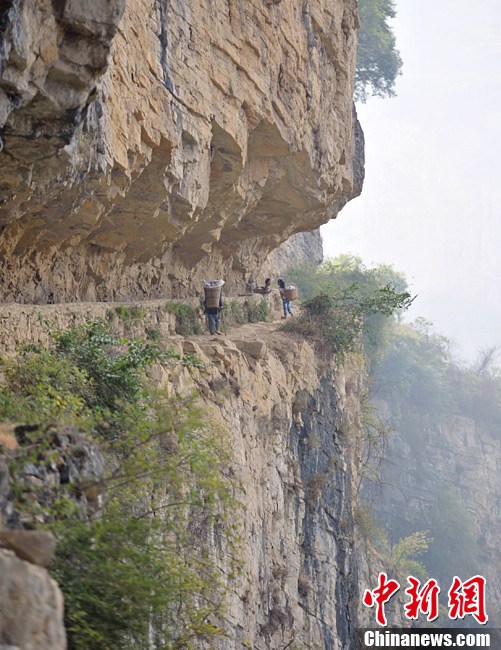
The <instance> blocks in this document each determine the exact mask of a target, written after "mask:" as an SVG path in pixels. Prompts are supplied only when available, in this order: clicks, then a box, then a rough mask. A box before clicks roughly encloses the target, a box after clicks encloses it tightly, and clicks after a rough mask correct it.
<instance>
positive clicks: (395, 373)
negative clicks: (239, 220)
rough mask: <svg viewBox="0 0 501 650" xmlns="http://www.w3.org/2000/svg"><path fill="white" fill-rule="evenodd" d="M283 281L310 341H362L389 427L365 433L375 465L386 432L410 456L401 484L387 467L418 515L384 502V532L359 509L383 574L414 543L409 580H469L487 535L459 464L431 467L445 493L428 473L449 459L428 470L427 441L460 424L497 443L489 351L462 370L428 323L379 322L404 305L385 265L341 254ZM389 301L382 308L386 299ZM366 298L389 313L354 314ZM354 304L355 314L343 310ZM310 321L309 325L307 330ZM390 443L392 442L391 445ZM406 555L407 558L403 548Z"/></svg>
mask: <svg viewBox="0 0 501 650" xmlns="http://www.w3.org/2000/svg"><path fill="white" fill-rule="evenodd" d="M288 277H290V278H291V281H293V282H294V283H295V284H297V285H298V286H299V288H300V290H301V294H302V295H303V296H305V297H306V299H307V300H306V302H305V303H304V308H305V309H304V310H305V312H306V315H305V317H306V323H310V324H311V327H310V328H309V330H308V331H309V332H310V335H311V336H318V335H319V333H323V334H325V333H326V334H327V335H328V336H332V337H333V339H332V340H334V341H335V343H336V344H337V345H341V343H339V342H338V341H340V342H342V345H346V341H348V342H349V344H348V349H353V347H354V346H355V347H356V345H357V344H358V345H359V346H360V347H361V346H362V343H363V347H364V348H365V351H366V352H367V353H368V355H369V358H370V361H371V363H370V365H369V368H370V374H371V384H372V393H373V394H374V395H375V398H376V399H375V401H374V402H373V403H372V409H374V408H375V409H376V412H377V409H378V408H379V409H380V410H379V416H380V417H382V418H384V420H385V421H386V422H388V426H387V427H386V428H385V427H384V426H383V425H382V424H381V422H380V423H379V425H378V426H376V427H374V426H373V427H372V430H373V433H374V435H376V437H378V440H376V441H375V442H373V444H376V446H377V453H378V456H379V457H378V461H379V462H380V461H381V457H380V456H381V454H382V453H384V452H383V451H381V446H380V438H381V436H382V435H384V434H385V432H386V434H388V433H389V431H390V429H393V431H394V432H398V436H399V438H400V439H401V441H402V444H403V446H404V447H405V448H406V449H408V450H409V452H408V453H409V456H410V458H411V459H412V466H413V468H409V469H408V470H407V471H406V474H405V476H402V475H401V470H400V469H399V468H395V472H394V475H392V477H393V478H392V480H393V482H397V480H398V486H399V490H403V491H404V492H405V490H408V489H409V485H410V483H412V481H415V483H414V485H421V486H422V487H423V490H424V496H423V499H425V501H426V502H427V506H426V507H423V506H422V503H423V501H422V500H419V503H420V504H421V507H419V503H418V504H417V506H416V509H415V510H412V509H411V508H409V507H408V504H407V503H406V502H405V501H402V503H401V508H398V505H395V504H393V506H392V508H391V510H392V512H391V513H390V514H388V513H386V514H387V515H388V516H386V515H385V514H384V513H381V512H379V515H378V517H384V526H385V528H384V529H382V528H381V527H378V525H377V524H376V523H375V522H371V520H370V517H369V516H368V515H366V514H363V511H362V516H361V522H362V524H361V525H360V528H361V529H363V528H365V529H367V531H368V536H369V538H370V537H372V541H373V544H374V545H375V546H376V548H377V549H378V551H379V553H380V555H381V557H383V558H384V559H385V561H386V563H387V565H388V566H391V565H392V563H393V564H394V563H395V557H396V555H395V554H397V555H398V554H399V550H398V549H399V548H401V547H402V548H403V549H404V550H405V553H404V555H405V554H406V553H407V550H406V549H407V546H406V545H407V544H408V541H409V540H410V542H412V540H413V539H418V541H420V542H423V544H421V546H420V553H421V555H420V565H419V566H418V565H412V564H410V565H407V564H405V566H406V567H407V569H408V570H409V571H410V570H411V568H412V566H414V569H415V572H416V574H417V575H421V576H426V575H430V576H433V577H434V578H436V579H437V580H439V582H441V583H442V584H444V585H447V584H448V583H450V580H451V577H452V576H453V575H454V574H455V573H457V572H458V568H461V570H463V571H465V572H466V573H469V574H471V575H473V574H474V573H475V571H478V567H479V565H480V563H481V561H482V558H484V566H486V560H485V552H486V549H485V539H484V536H485V535H486V534H487V531H486V530H478V528H477V527H476V526H475V524H474V521H473V517H472V514H471V513H470V512H469V511H468V507H467V505H466V502H465V499H464V495H462V494H461V489H460V487H459V486H460V484H461V480H462V474H463V473H464V472H467V470H468V468H467V467H464V466H462V465H461V463H460V462H459V461H458V460H456V461H455V462H454V460H453V461H452V464H451V465H450V467H449V466H448V467H440V471H441V472H444V474H443V477H442V478H444V477H445V478H446V484H447V485H448V486H449V487H448V488H446V487H444V485H445V484H444V483H443V482H442V483H440V482H439V481H437V476H436V472H437V467H436V465H438V466H441V465H444V464H446V463H447V462H449V461H447V460H445V459H441V458H438V459H437V460H438V462H437V463H434V462H432V461H433V459H434V458H435V456H436V453H437V450H436V448H435V446H432V444H433V443H432V442H431V441H432V440H435V443H434V444H436V441H437V440H440V439H442V438H443V436H444V432H445V431H446V430H447V429H452V430H454V428H455V427H457V426H458V424H457V423H458V422H460V421H465V422H467V423H469V424H468V427H470V425H471V430H472V431H474V432H484V434H485V435H486V436H487V438H485V437H484V439H485V440H487V441H488V440H489V438H491V439H492V440H493V441H494V440H496V439H497V438H498V437H499V431H501V374H500V373H499V369H497V368H496V367H495V363H494V361H495V351H494V350H492V349H491V350H486V351H484V352H483V353H481V354H480V356H479V359H478V361H476V362H475V363H473V364H469V365H468V364H464V363H462V362H460V361H458V360H457V359H455V358H454V355H453V353H452V351H451V345H450V342H449V341H448V339H447V338H446V337H444V336H442V335H440V334H437V333H436V332H434V331H433V328H432V326H431V324H430V323H428V322H427V321H425V320H423V319H417V320H416V321H414V322H413V323H405V322H403V321H402V319H401V318H390V317H388V315H389V313H390V312H391V310H392V309H393V310H394V313H395V314H396V315H397V316H399V315H400V313H401V310H400V308H401V307H405V306H406V305H407V304H408V303H409V302H410V300H411V299H410V296H409V293H408V291H407V283H406V280H405V278H404V277H403V276H402V275H401V274H399V273H398V272H395V271H394V270H393V269H392V268H390V267H386V266H379V267H376V268H373V269H369V268H367V267H365V266H364V265H363V263H362V262H361V260H360V259H358V258H354V257H349V256H341V257H339V258H337V259H335V260H331V261H328V262H326V263H324V264H323V265H322V266H320V267H318V268H316V269H315V268H309V267H305V266H302V267H297V268H295V269H291V270H290V271H289V273H288ZM388 284H389V285H391V287H392V293H391V294H387V293H386V291H385V292H383V293H381V291H380V290H379V291H378V287H381V286H382V287H386V286H387V285H388ZM347 288H348V290H349V291H348V298H349V303H348V304H349V306H350V307H349V309H347V308H346V305H345V304H343V303H342V302H341V301H340V298H341V299H342V300H346V297H347V294H346V291H347ZM315 292H316V293H317V295H316V296H315ZM389 296H391V300H389V301H388V300H387V298H388V297H389ZM398 296H400V297H401V298H403V303H402V304H397V303H394V302H393V299H396V298H397V297H398ZM368 297H369V298H371V300H372V299H376V301H375V304H376V305H377V304H378V301H379V300H380V299H382V298H383V299H384V303H385V305H387V306H388V307H389V309H388V311H385V310H379V311H375V312H372V311H371V310H369V313H365V314H363V315H362V316H361V315H360V313H361V312H363V307H364V306H365V305H366V304H367V303H366V301H367V299H368ZM355 298H356V300H355ZM353 302H354V304H355V305H356V308H357V310H359V311H355V312H352V311H351V310H352V303H353ZM369 304H371V305H372V304H374V303H373V302H369ZM347 315H348V316H347ZM315 318H316V319H317V324H316V326H313V323H314V322H315ZM319 323H320V324H319ZM301 327H302V326H301V325H299V328H300V329H301ZM305 331H306V330H305ZM341 349H342V348H341ZM359 349H360V348H359ZM372 413H374V411H372ZM376 414H377V413H376ZM390 435H391V433H390ZM392 445H393V446H394V443H390V446H392ZM452 453H454V451H453V452H452ZM370 462H372V461H370ZM399 462H402V459H400V461H399ZM373 469H374V471H371V472H369V475H370V478H371V482H372V488H371V489H366V490H365V494H366V497H369V498H370V499H371V502H372V501H373V500H376V501H377V499H378V496H379V495H380V491H381V489H383V488H384V484H381V482H380V479H379V482H378V480H376V481H374V476H375V475H376V474H378V473H379V467H376V468H373ZM413 472H415V473H416V475H415V476H412V474H413ZM366 475H367V473H366ZM383 480H384V479H383ZM387 480H390V479H387ZM366 488H367V483H366ZM397 501H398V500H397ZM359 523H360V522H359ZM416 531H421V532H419V535H420V537H418V538H414V537H413V535H416V534H418V533H416ZM423 535H427V536H426V537H423ZM406 540H407V541H406ZM424 542H426V543H424ZM483 546H484V548H483ZM409 548H410V550H411V551H412V549H413V545H412V543H410V547H409ZM414 550H415V549H414ZM411 557H412V556H408V557H407V559H410V558H411Z"/></svg>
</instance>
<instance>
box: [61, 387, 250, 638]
mask: <svg viewBox="0 0 501 650" xmlns="http://www.w3.org/2000/svg"><path fill="white" fill-rule="evenodd" d="M150 397H151V400H150V403H149V409H148V413H149V415H148V418H147V419H146V420H140V421H137V420H136V421H135V422H134V421H133V418H131V422H130V424H131V430H130V433H129V435H128V436H126V437H125V438H122V439H121V440H120V441H116V442H113V443H110V445H109V448H108V454H111V455H112V456H113V458H114V470H113V471H112V472H110V473H109V474H108V475H107V476H106V477H105V479H104V483H105V485H106V487H107V504H106V507H105V511H104V513H103V517H102V518H101V519H99V520H93V521H86V522H83V521H79V520H78V519H77V520H75V519H73V520H70V521H64V520H63V521H57V520H56V521H55V522H54V523H53V526H52V528H53V530H54V531H55V533H56V535H57V537H58V540H59V545H58V549H57V555H56V561H55V563H54V565H53V567H52V569H51V571H52V573H53V575H54V576H55V577H56V579H58V581H59V582H60V584H61V585H62V588H63V592H64V594H65V603H66V624H67V627H68V630H69V648H70V649H74V650H84V649H86V650H101V649H102V648H135V647H148V643H149V641H148V639H151V636H152V635H153V636H154V637H155V647H156V648H190V647H192V645H193V643H194V641H195V640H196V639H197V640H199V641H200V640H206V641H208V640H210V639H211V638H212V637H214V636H216V635H219V634H220V633H221V629H220V628H219V625H218V620H220V618H221V616H222V613H223V611H224V602H225V594H226V589H227V586H226V585H227V583H228V581H231V571H233V570H236V569H237V568H238V562H237V560H236V555H235V554H236V549H237V545H238V536H237V526H236V524H235V514H236V502H235V500H234V498H233V496H232V493H231V489H230V483H229V481H228V480H227V479H226V478H225V476H224V473H225V469H226V467H227V464H228V463H229V453H228V447H229V446H228V443H227V441H226V440H225V438H224V436H222V435H221V434H220V433H218V432H217V431H216V430H215V429H214V428H213V427H211V426H210V425H209V424H208V423H207V420H206V418H205V417H203V414H202V413H201V412H200V411H199V410H197V409H196V408H195V407H194V405H193V403H192V402H191V401H190V400H187V401H184V402H172V401H169V400H168V399H167V398H166V397H165V396H164V395H162V394H161V393H158V394H156V395H151V396H150ZM133 425H134V428H132V426H133ZM109 466H113V464H111V463H110V464H109ZM214 538H216V539H217V540H218V545H219V548H220V549H221V551H222V552H224V554H225V556H226V557H227V558H228V557H229V558H230V559H229V561H228V566H229V573H228V574H227V575H224V574H223V573H222V571H221V570H220V569H218V567H217V564H216V562H215V558H214V557H213V556H212V555H211V552H210V551H209V549H210V544H211V543H212V540H213V539H214Z"/></svg>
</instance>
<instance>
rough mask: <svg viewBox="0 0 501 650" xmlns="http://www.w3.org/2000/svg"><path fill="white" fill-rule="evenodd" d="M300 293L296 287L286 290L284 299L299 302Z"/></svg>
mask: <svg viewBox="0 0 501 650" xmlns="http://www.w3.org/2000/svg"><path fill="white" fill-rule="evenodd" d="M297 297H298V293H297V289H296V287H290V288H289V289H284V298H287V300H289V301H290V300H297Z"/></svg>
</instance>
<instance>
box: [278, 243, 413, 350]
mask: <svg viewBox="0 0 501 650" xmlns="http://www.w3.org/2000/svg"><path fill="white" fill-rule="evenodd" d="M288 277H289V278H290V279H291V281H292V282H293V283H294V284H297V286H299V287H300V289H301V295H302V296H304V297H305V298H306V300H305V301H304V302H303V305H302V308H303V310H302V312H303V313H302V314H301V316H300V318H298V319H297V320H296V321H294V322H292V323H289V324H288V325H287V327H288V328H289V329H291V328H292V329H293V330H295V331H300V332H301V333H303V334H306V335H308V336H312V337H320V338H321V339H323V340H324V341H327V342H328V343H329V344H330V345H331V346H332V350H333V352H334V353H335V354H337V355H339V356H343V355H344V354H347V353H348V352H352V351H354V350H356V349H361V348H363V349H364V351H365V352H366V354H367V355H368V356H369V358H371V359H376V358H378V357H379V356H380V355H381V354H382V350H383V349H384V346H385V338H386V336H387V330H388V328H389V326H390V322H391V320H392V318H391V317H392V316H393V315H399V314H401V313H402V312H403V311H404V310H405V309H407V308H408V307H409V306H410V304H411V303H412V301H413V298H412V296H411V294H410V293H409V292H408V291H407V285H406V283H405V280H404V279H403V277H402V276H401V275H400V274H398V273H396V272H395V271H394V270H393V269H392V268H391V267H387V266H379V267H377V268H376V269H367V268H366V267H365V266H364V264H363V263H362V260H361V259H360V258H358V257H353V256H349V255H344V256H340V257H338V258H336V259H334V260H330V261H326V262H324V263H323V264H322V265H321V266H318V267H317V266H310V265H301V266H298V267H295V268H292V269H290V270H289V272H288Z"/></svg>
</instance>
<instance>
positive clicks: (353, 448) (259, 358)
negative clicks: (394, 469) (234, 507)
mask: <svg viewBox="0 0 501 650" xmlns="http://www.w3.org/2000/svg"><path fill="white" fill-rule="evenodd" d="M273 329H274V327H273V326H272V325H271V324H267V323H260V324H252V325H244V326H242V327H241V328H239V329H238V330H237V331H236V332H235V338H233V337H232V336H229V337H224V338H220V339H217V341H214V339H211V338H210V337H207V336H205V337H204V336H201V337H197V339H196V343H195V345H196V348H193V347H192V346H193V342H192V341H189V342H186V343H185V344H183V342H182V341H180V342H179V344H178V345H179V347H180V349H182V350H184V351H189V350H196V352H197V354H198V355H199V356H200V357H201V359H202V361H203V362H204V364H205V368H203V369H201V370H197V369H190V370H188V369H186V368H182V367H180V366H177V367H175V368H169V369H165V370H163V376H162V374H161V373H160V374H159V375H158V380H159V381H160V383H163V384H165V385H166V386H167V387H168V389H169V390H171V391H173V393H175V394H181V395H183V394H186V395H190V394H192V392H193V389H194V387H195V388H196V390H197V391H198V392H199V393H200V394H201V395H202V396H203V397H202V399H203V402H204V404H205V408H206V409H207V415H208V417H209V418H211V419H213V420H214V421H215V422H216V423H221V424H222V425H223V426H224V427H225V429H227V430H228V431H229V432H231V444H232V450H233V467H232V476H233V477H234V483H235V485H239V486H240V487H241V489H240V490H238V498H239V500H240V501H241V502H242V504H243V506H244V510H243V512H244V516H243V518H242V521H241V538H242V559H243V566H242V573H241V575H240V577H239V579H238V582H237V584H236V585H235V584H233V585H232V590H231V591H230V592H229V594H228V606H229V610H228V621H229V623H228V628H227V629H228V630H229V637H228V638H227V639H223V640H221V641H219V642H216V643H213V647H214V648H219V649H220V650H235V649H236V648H240V647H249V648H253V649H255V650H278V649H282V648H284V647H287V646H288V644H289V646H288V647H296V648H325V649H333V648H343V650H355V649H356V648H357V647H358V645H357V642H356V628H357V622H358V621H357V606H356V603H357V601H358V599H359V593H358V573H357V560H358V557H357V548H356V547H357V544H356V541H355V535H354V509H355V505H356V485H357V482H358V470H359V462H360V457H359V451H358V450H359V449H360V441H359V438H358V436H359V434H360V428H359V424H360V423H359V419H360V416H361V413H360V409H359V404H360V401H359V397H360V393H361V392H362V391H363V390H364V373H363V372H362V371H361V370H360V368H358V367H357V366H356V365H355V364H353V365H352V364H350V363H347V364H346V366H345V368H344V369H343V370H338V371H337V372H335V371H334V368H333V365H332V360H331V359H327V358H324V357H323V355H322V354H320V353H318V352H315V350H314V349H313V348H312V347H311V346H310V345H309V344H308V343H307V342H304V341H302V340H300V339H299V340H298V339H294V338H293V337H291V336H289V335H287V334H285V333H284V332H275V331H273ZM223 562H224V559H223Z"/></svg>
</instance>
